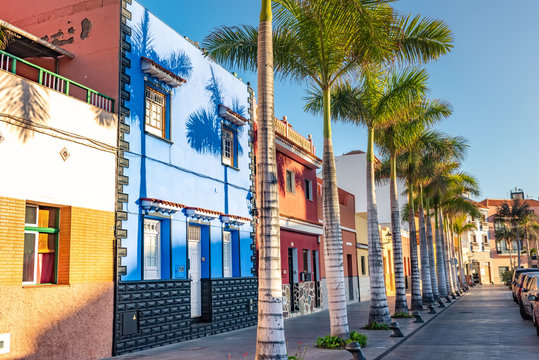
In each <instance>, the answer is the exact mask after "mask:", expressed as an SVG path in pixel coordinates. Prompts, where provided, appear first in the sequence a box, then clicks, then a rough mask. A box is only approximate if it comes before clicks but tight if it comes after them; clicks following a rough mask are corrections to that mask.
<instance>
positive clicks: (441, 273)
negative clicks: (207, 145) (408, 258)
mask: <svg viewBox="0 0 539 360" xmlns="http://www.w3.org/2000/svg"><path fill="white" fill-rule="evenodd" d="M439 219H441V216H440V211H439V210H438V208H437V207H436V208H435V209H434V222H435V225H436V226H435V229H436V270H437V274H438V290H439V294H440V296H441V297H446V296H447V294H448V292H447V284H446V282H445V261H444V246H443V239H442V226H441V225H440V222H439Z"/></svg>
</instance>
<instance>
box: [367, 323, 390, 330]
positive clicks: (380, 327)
mask: <svg viewBox="0 0 539 360" xmlns="http://www.w3.org/2000/svg"><path fill="white" fill-rule="evenodd" d="M364 329H367V330H389V326H388V325H387V324H385V323H378V322H376V321H373V322H371V323H368V324H367V325H365V327H364Z"/></svg>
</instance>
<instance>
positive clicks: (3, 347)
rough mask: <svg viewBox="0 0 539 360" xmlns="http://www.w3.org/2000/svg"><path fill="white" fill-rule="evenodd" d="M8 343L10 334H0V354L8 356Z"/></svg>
mask: <svg viewBox="0 0 539 360" xmlns="http://www.w3.org/2000/svg"><path fill="white" fill-rule="evenodd" d="M10 342H11V336H10V334H0V354H9V348H10Z"/></svg>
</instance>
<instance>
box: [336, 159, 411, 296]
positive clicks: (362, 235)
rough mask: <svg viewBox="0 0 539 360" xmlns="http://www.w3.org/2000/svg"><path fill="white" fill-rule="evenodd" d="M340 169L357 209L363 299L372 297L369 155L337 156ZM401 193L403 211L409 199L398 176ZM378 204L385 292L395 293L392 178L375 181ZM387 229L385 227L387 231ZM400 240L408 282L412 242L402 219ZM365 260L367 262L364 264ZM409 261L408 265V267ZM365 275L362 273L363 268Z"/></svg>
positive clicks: (340, 178)
mask: <svg viewBox="0 0 539 360" xmlns="http://www.w3.org/2000/svg"><path fill="white" fill-rule="evenodd" d="M335 166H336V169H337V182H338V184H339V186H340V187H342V188H343V189H345V190H347V191H349V192H350V193H352V194H354V196H355V211H356V229H357V234H358V250H357V259H358V269H360V271H359V273H360V276H359V279H360V293H361V300H364V299H370V282H369V277H368V268H367V267H368V265H367V264H368V237H367V235H368V234H367V178H366V170H367V154H366V153H365V152H364V151H361V150H355V151H351V152H348V153H346V154H343V155H341V156H336V157H335ZM397 187H398V192H399V195H398V197H399V206H400V209H401V214H402V211H403V209H405V207H406V204H407V203H408V199H407V198H406V196H405V195H403V194H402V191H403V190H404V189H405V182H404V181H403V180H401V179H397ZM375 191H376V203H377V210H378V224H379V229H380V239H381V242H382V244H383V254H382V255H383V261H384V266H385V267H384V274H385V278H386V292H387V293H388V294H394V292H395V285H394V282H395V281H394V272H393V255H392V253H393V245H392V241H393V236H392V234H391V231H390V229H391V202H390V201H391V200H390V187H389V181H383V180H382V181H381V182H377V183H376V187H375ZM384 228H386V230H384ZM401 239H402V243H403V246H402V250H403V261H404V264H405V277H406V278H405V280H406V284H407V285H408V288H409V284H410V281H411V278H410V271H409V270H410V266H409V265H410V255H409V254H410V245H409V241H408V239H409V235H408V223H407V222H401ZM363 263H365V265H363ZM406 264H408V266H406ZM364 268H365V269H366V272H365V273H366V275H363V269H364Z"/></svg>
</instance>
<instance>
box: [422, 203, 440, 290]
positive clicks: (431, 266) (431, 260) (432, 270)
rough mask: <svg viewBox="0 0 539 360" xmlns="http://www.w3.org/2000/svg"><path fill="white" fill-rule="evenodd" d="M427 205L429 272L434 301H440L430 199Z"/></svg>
mask: <svg viewBox="0 0 539 360" xmlns="http://www.w3.org/2000/svg"><path fill="white" fill-rule="evenodd" d="M426 203H427V216H426V218H425V224H426V228H427V246H428V247H429V272H430V284H431V287H432V295H433V296H434V301H438V300H440V293H439V292H438V281H437V280H436V264H435V261H434V244H433V238H432V218H431V216H430V205H429V199H428V198H427V199H426ZM436 251H437V252H438V249H436Z"/></svg>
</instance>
